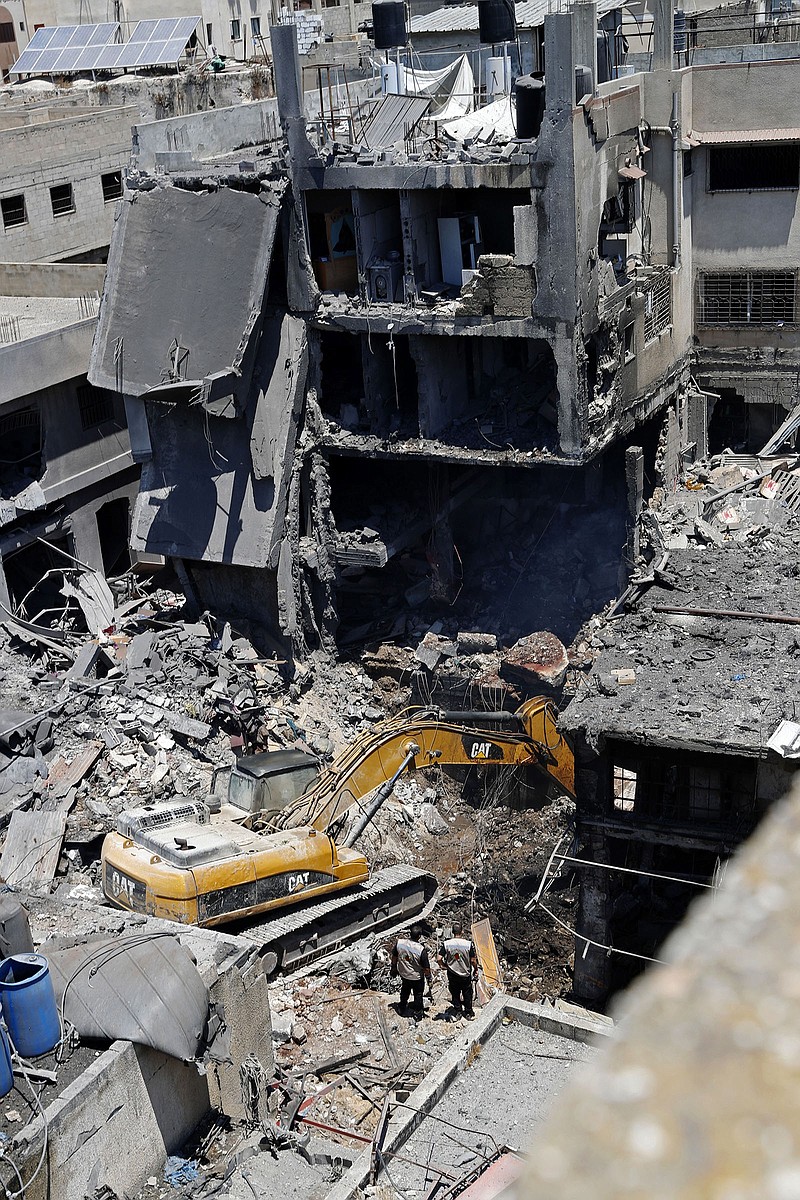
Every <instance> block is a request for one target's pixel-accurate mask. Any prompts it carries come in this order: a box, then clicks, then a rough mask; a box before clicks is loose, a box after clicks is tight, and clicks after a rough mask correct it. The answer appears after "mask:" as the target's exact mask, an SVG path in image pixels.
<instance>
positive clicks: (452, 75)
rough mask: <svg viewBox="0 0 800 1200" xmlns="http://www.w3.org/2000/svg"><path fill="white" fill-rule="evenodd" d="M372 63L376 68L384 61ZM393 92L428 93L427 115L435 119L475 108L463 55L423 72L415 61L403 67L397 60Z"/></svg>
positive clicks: (472, 79) (471, 81)
mask: <svg viewBox="0 0 800 1200" xmlns="http://www.w3.org/2000/svg"><path fill="white" fill-rule="evenodd" d="M375 66H376V67H377V69H378V70H380V69H381V68H382V67H383V66H384V64H383V63H376V64H375ZM392 90H394V89H392ZM397 91H398V92H399V93H400V95H405V96H430V98H431V109H430V113H429V115H430V116H432V117H435V118H436V120H437V121H451V120H453V119H454V118H455V117H463V116H464V114H465V113H470V112H472V111H473V109H474V107H475V77H474V75H473V74H472V67H471V66H470V64H469V58H468V56H467V55H466V54H462V55H461V57H460V58H457V59H456V60H455V61H454V62H452V63H451V64H450V65H449V66H448V67H442V69H441V70H439V71H423V70H422V69H421V68H420V67H418V66H416V65H415V64H412V65H411V66H409V67H407V66H404V65H403V64H402V63H401V64H400V66H399V68H398V84H397Z"/></svg>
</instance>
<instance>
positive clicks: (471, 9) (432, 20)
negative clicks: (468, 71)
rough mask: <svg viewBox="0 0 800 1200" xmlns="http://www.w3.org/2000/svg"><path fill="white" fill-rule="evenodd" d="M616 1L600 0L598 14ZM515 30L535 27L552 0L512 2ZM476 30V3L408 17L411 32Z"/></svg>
mask: <svg viewBox="0 0 800 1200" xmlns="http://www.w3.org/2000/svg"><path fill="white" fill-rule="evenodd" d="M619 7H620V4H619V0H616V2H615V0H600V2H599V3H598V5H597V13H598V16H601V15H602V14H603V13H605V12H611V10H612V9H614V8H619ZM514 8H515V10H516V14H517V28H518V29H536V28H538V26H539V25H544V19H545V17H546V16H547V14H548V12H550V11H551V9H552V2H551V0H522V3H521V4H515V5H514ZM477 30H478V6H477V4H448V6H447V7H446V8H436V9H434V11H433V12H429V13H424V14H422V15H420V16H416V17H412V18H411V33H412V34H415V33H472V32H476V33H477Z"/></svg>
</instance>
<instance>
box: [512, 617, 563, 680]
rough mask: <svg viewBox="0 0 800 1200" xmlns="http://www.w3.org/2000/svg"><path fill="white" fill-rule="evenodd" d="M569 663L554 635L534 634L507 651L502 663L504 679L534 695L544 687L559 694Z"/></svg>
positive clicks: (545, 632) (542, 632)
mask: <svg viewBox="0 0 800 1200" xmlns="http://www.w3.org/2000/svg"><path fill="white" fill-rule="evenodd" d="M568 666H569V659H568V658H567V651H566V648H565V647H564V644H563V642H561V641H560V640H559V639H558V638H557V637H556V636H555V634H554V633H549V632H548V631H547V630H543V631H541V632H540V633H531V634H529V635H528V636H527V637H524V638H520V640H519V641H518V642H517V643H516V644H515V645H514V646H512V647H511V649H510V650H507V651H505V653H504V654H503V655H502V656H501V659H500V675H501V677H502V678H503V679H507V680H509V682H511V683H518V684H520V685H521V686H523V687H525V688H526V689H528V690H529V691H531V692H535V691H536V690H537V689H538V690H541V689H542V688H543V687H544V688H545V689H549V690H552V691H558V690H559V689H560V688H561V687H562V686H563V684H564V679H565V678H566V674H567V667H568Z"/></svg>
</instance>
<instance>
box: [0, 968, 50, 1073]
mask: <svg viewBox="0 0 800 1200" xmlns="http://www.w3.org/2000/svg"><path fill="white" fill-rule="evenodd" d="M0 1004H2V1006H3V1016H4V1017H5V1022H6V1025H7V1027H8V1032H9V1034H10V1035H11V1041H12V1042H13V1044H14V1048H15V1050H16V1051H17V1053H18V1054H21V1055H22V1056H23V1058H36V1056H37V1055H38V1054H47V1053H48V1052H49V1051H50V1050H52V1049H53V1047H54V1046H56V1045H57V1044H58V1042H59V1040H60V1038H61V1025H60V1023H59V1020H58V1009H57V1008H56V998H55V994H54V993H53V981H52V979H51V978H50V968H49V967H48V965H47V959H46V958H43V957H42V955H41V954H12V955H11V957H10V958H4V959H3V961H2V962H0Z"/></svg>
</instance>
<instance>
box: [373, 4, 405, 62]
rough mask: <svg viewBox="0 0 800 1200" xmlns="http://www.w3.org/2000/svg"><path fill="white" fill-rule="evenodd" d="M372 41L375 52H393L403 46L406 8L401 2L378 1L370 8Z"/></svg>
mask: <svg viewBox="0 0 800 1200" xmlns="http://www.w3.org/2000/svg"><path fill="white" fill-rule="evenodd" d="M372 31H373V32H372V40H373V42H374V43H375V49H376V50H393V49H394V48H395V46H405V44H406V42H407V41H408V32H407V30H406V6H405V4H404V3H403V0H379V2H378V3H377V4H373V6H372Z"/></svg>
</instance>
